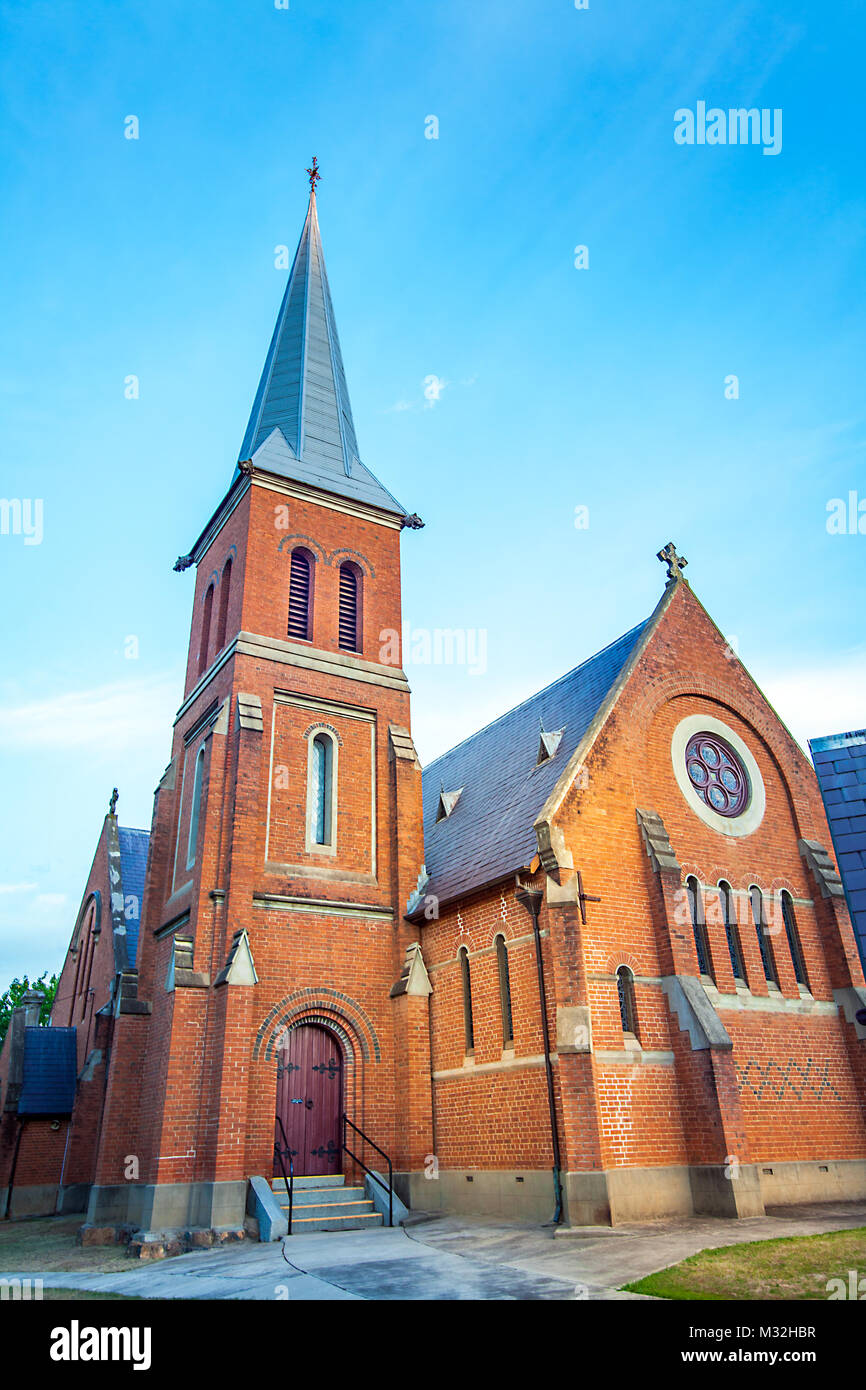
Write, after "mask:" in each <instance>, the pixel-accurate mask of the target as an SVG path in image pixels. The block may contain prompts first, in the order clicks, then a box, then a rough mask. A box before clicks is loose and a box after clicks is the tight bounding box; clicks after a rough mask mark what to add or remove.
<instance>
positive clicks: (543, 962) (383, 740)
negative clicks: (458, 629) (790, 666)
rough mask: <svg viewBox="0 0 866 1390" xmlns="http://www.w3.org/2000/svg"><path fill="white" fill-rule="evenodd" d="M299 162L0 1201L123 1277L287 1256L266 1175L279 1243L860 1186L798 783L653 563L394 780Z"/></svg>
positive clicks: (391, 587)
mask: <svg viewBox="0 0 866 1390" xmlns="http://www.w3.org/2000/svg"><path fill="white" fill-rule="evenodd" d="M310 173H311V194H310V202H309V207H308V210H307V216H306V220H305V222H304V226H303V231H302V233H301V238H300V243H299V245H298V249H297V253H296V256H295V260H294V264H293V266H292V269H291V273H290V275H289V280H288V284H287V287H286V291H285V294H284V297H283V300H282V303H281V305H280V309H279V313H278V316H277V322H276V327H275V329H274V333H273V337H272V339H271V343H270V347H269V348H268V352H267V356H266V359H265V364H264V369H263V371H262V375H261V381H260V383H259V387H258V391H257V393H256V396H255V400H254V403H253V407H252V413H251V415H250V419H249V423H248V425H247V429H246V434H245V435H244V438H243V444H242V446H241V449H240V455H239V459H238V464H237V467H236V469H235V471H234V475H233V477H232V479H231V482H230V484H229V486H228V489H227V491H226V493H225V496H224V498H223V500H222V501H221V503H220V505H219V506H218V507H217V509H216V511H215V512H214V513H213V515H212V516H210V517H209V518H207V519H206V520H205V523H204V525H203V527H202V530H201V533H200V535H199V536H198V538H197V539H196V540H195V541H194V543H193V544H192V545H191V547H190V549H189V552H188V554H186V555H184V556H182V557H181V558H180V559H179V560H178V562H177V564H176V566H175V568H176V569H177V570H178V571H180V572H181V573H184V572H186V571H187V570H192V571H193V573H194V577H195V592H194V595H193V600H192V620H191V625H190V638H189V655H188V661H187V670H186V681H185V686H184V689H183V692H182V698H181V699H180V704H179V708H178V711H177V716H176V718H175V721H174V728H173V731H172V735H171V751H170V759H169V762H168V765H167V767H166V769H165V771H164V773H163V774H162V776H161V778H160V780H159V785H158V787H157V789H156V793H155V799H154V807H153V818H152V823H151V827H150V830H149V831H145V830H141V829H129V828H125V827H122V826H120V825H119V823H118V819H117V814H116V799H115V798H112V804H111V807H110V809H109V813H108V815H107V816H106V818H105V822H104V825H103V827H102V831H101V834H100V837H99V841H98V845H97V849H96V854H95V858H94V862H93V866H92V869H91V872H90V877H89V879H88V881H87V884H86V888H85V892H84V895H83V898H82V904H81V909H80V912H79V915H78V918H77V920H76V923H75V926H74V930H73V933H72V938H71V941H70V945H69V951H68V954H67V957H66V960H65V963H64V965H63V970H62V975H61V978H60V985H59V989H58V994H57V999H56V1002H55V1005H54V1010H53V1016H52V1020H51V1027H50V1028H39V1027H37V1026H35V1025H36V1021H37V1018H38V1004H39V1001H38V999H35V998H31V999H27V1000H25V1001H24V1003H23V1004H22V1007H21V1008H20V1009H19V1010H17V1011H16V1014H15V1016H14V1017H13V1020H12V1024H11V1026H10V1029H9V1033H8V1035H7V1039H6V1043H5V1046H4V1048H3V1051H2V1054H0V1216H2V1215H3V1214H7V1215H11V1216H13V1217H14V1216H22V1215H26V1214H30V1213H36V1212H52V1211H55V1210H56V1211H65V1212H80V1213H81V1218H82V1238H83V1239H87V1240H94V1241H98V1240H108V1239H121V1238H125V1239H128V1238H129V1237H130V1236H131V1235H132V1236H133V1237H134V1242H135V1243H137V1248H138V1249H139V1251H140V1252H141V1253H144V1254H146V1253H147V1252H148V1249H149V1248H152V1249H153V1250H155V1251H156V1253H160V1252H161V1250H162V1249H163V1248H164V1247H165V1242H166V1240H169V1241H170V1240H171V1239H174V1238H177V1239H181V1240H184V1239H185V1240H187V1241H191V1242H192V1243H196V1242H197V1243H209V1242H210V1241H212V1240H216V1239H223V1238H226V1236H227V1235H228V1234H230V1233H232V1232H235V1233H242V1232H243V1230H244V1223H245V1221H246V1222H247V1230H255V1229H258V1232H259V1234H260V1235H261V1236H262V1237H263V1238H267V1237H268V1235H269V1234H270V1235H271V1236H273V1235H275V1234H281V1233H282V1231H283V1230H284V1226H281V1225H280V1221H281V1220H282V1219H283V1216H286V1217H287V1207H288V1196H287V1193H288V1189H289V1187H291V1190H292V1194H293V1196H292V1203H293V1206H292V1220H293V1230H294V1231H299V1230H319V1229H345V1228H347V1227H349V1228H352V1227H357V1226H359V1225H364V1224H377V1223H379V1222H381V1221H382V1220H384V1221H386V1222H387V1221H388V1220H389V1219H393V1220H395V1221H396V1220H398V1219H399V1218H400V1216H401V1215H402V1214H403V1213H404V1212H405V1209H406V1208H409V1209H412V1210H423V1211H426V1212H431V1211H433V1212H435V1211H453V1212H469V1213H482V1214H485V1213H486V1214H495V1215H499V1216H501V1217H506V1218H507V1217H513V1218H518V1219H526V1220H531V1221H534V1222H539V1223H541V1222H548V1221H551V1220H553V1221H555V1222H561V1223H563V1224H571V1225H589V1224H602V1225H609V1224H616V1223H618V1222H623V1221H631V1220H640V1219H645V1218H653V1217H660V1216H674V1215H684V1216H685V1215H692V1214H695V1213H698V1214H707V1215H720V1216H756V1215H761V1214H762V1213H763V1212H764V1210H765V1207H766V1206H767V1205H776V1204H784V1203H793V1202H804V1201H809V1202H814V1201H830V1200H844V1199H855V1198H863V1197H864V1196H866V986H864V977H863V970H862V966H861V962H860V958H859V955H858V950H857V946H856V944H855V939H854V933H853V931H852V925H851V921H850V918H849V913H848V908H847V906H846V900H845V895H844V891H843V888H842V884H841V881H840V878H839V874H838V872H837V869H836V863H835V861H834V859H833V856H832V852H831V841H830V835H829V831H828V825H827V820H826V816H825V811H824V805H823V803H822V798H821V794H820V791H819V787H818V784H817V781H816V777H815V773H814V771H813V768H812V766H811V764H810V762H809V761H808V759H807V758H806V756H805V755H804V753H803V752H802V751H801V749H800V748H799V746H798V745H797V743H796V742H795V740H794V739H793V737H792V736H791V734H790V733H789V732H788V730H787V729H786V728H785V726H784V724H783V723H782V722H781V720H780V718H779V716H778V715H777V714H776V712H775V711H774V710H773V709H772V708H771V706H770V705H769V704H768V702H767V700H766V699H765V698H764V696H763V695H762V694H761V692H760V690H759V689H758V688H757V686H756V685H755V683H754V681H753V680H752V679H751V677H750V676H749V674H748V672H747V671H746V670H745V668H744V667H743V665H742V664H741V662H740V661H739V660H738V658H737V656H736V655H735V654H734V653H733V652H732V651H731V649H730V647H729V646H728V644H727V643H726V641H725V638H724V637H723V636H722V635H721V633H720V632H719V630H718V628H717V627H716V626H715V624H714V622H713V620H712V618H711V617H710V616H709V614H708V613H707V612H706V611H705V609H704V608H703V607H702V605H701V603H700V601H699V599H698V598H697V596H696V594H695V592H694V591H693V589H692V588H691V586H690V584H689V582H688V581H687V580H686V578H685V576H684V572H683V571H684V568H685V565H686V561H685V559H684V558H683V557H682V556H680V555H679V554H678V552H677V550H676V548H675V547H674V546H673V544H668V545H666V546H665V547H664V548H663V549H662V550H661V551H660V553H659V559H661V560H662V562H663V564H664V565H665V567H666V577H665V582H664V585H663V591H662V593H661V597H660V599H659V602H658V604H657V606H656V608H655V610H654V612H653V613H652V614H650V616H649V617H645V618H644V619H643V621H639V622H636V625H635V626H634V627H632V628H631V630H630V631H629V632H627V633H625V634H624V635H623V636H621V637H618V638H617V639H616V640H615V641H612V642H611V643H610V645H609V646H607V647H605V648H604V650H603V651H600V652H598V653H597V654H596V655H594V656H592V657H590V658H589V659H588V660H584V661H582V662H581V664H579V665H576V666H574V668H573V669H572V670H570V671H568V673H567V674H565V675H563V676H562V677H561V678H560V679H559V680H557V681H555V682H554V683H553V684H552V685H549V686H548V687H547V688H546V689H544V690H541V691H539V692H538V693H537V694H536V695H533V696H532V697H531V698H530V699H528V700H526V701H524V703H523V704H521V705H519V706H518V707H517V708H515V709H512V710H510V711H509V712H508V713H506V714H504V715H502V717H501V718H499V719H496V720H494V721H493V722H492V723H491V724H489V725H487V726H486V727H485V728H483V729H481V730H480V731H479V732H478V733H476V734H474V735H473V736H472V737H470V738H467V739H465V740H464V741H463V742H462V743H460V744H458V745H457V747H455V748H453V749H451V751H450V752H448V753H446V754H444V755H443V756H442V757H440V758H438V759H437V760H436V761H435V762H433V763H432V764H431V765H430V766H429V767H427V768H426V769H425V770H423V772H422V768H421V764H420V762H419V759H418V756H417V754H416V751H415V747H414V744H413V740H412V732H411V717H410V691H409V684H408V681H407V679H406V675H405V674H404V672H403V670H402V667H401V661H400V654H399V650H397V647H396V645H395V643H394V642H393V638H392V637H389V643H388V645H387V649H385V648H383V647H382V643H381V636H382V634H383V633H386V632H387V633H388V634H389V635H391V634H394V633H397V634H399V633H400V632H401V630H402V621H401V594H400V544H401V534H402V532H403V531H404V530H408V531H409V532H411V531H413V530H414V529H417V528H418V527H420V526H421V525H422V523H421V521H420V520H419V518H418V516H417V515H416V514H415V513H414V512H410V511H409V510H408V508H406V507H404V506H403V505H402V504H401V503H400V502H398V501H397V500H396V498H395V497H394V496H393V495H392V494H391V493H390V492H389V491H388V490H387V489H386V488H385V487H384V486H383V484H382V483H381V482H379V480H378V479H377V478H376V477H375V476H374V475H373V473H372V472H371V471H370V469H369V468H368V467H367V466H365V464H364V463H363V462H362V461H361V458H360V454H359V446H358V441H357V439H356V435H355V428H354V424H353V420H352V410H351V406H350V403H349V395H348V390H347V385H346V376H345V372H344V368H343V361H342V356H341V351H340V344H339V339H338V335H337V326H336V321H335V317H334V308H333V304H332V301H331V294H330V290H329V287H328V278H327V275H326V271H325V262H324V256H323V253H322V243H321V238H320V233H319V223H318V217H317V208H316V188H315V185H316V180H317V178H318V172H317V169H316V165H315V162H314V164H313V168H312V170H311V171H310ZM408 543H409V544H410V545H411V536H410V537H409V540H408ZM647 558H648V562H651V563H654V561H652V557H651V556H649V557H647ZM695 558H696V557H693V560H694V559H695ZM467 563H471V562H470V561H467ZM470 577H471V576H470V575H469V574H468V573H467V579H468V578H470ZM635 617H636V618H637V617H639V614H635ZM581 655H582V654H581V653H580V652H578V651H576V652H575V655H574V659H575V660H577V659H578V658H579V657H580V656H581ZM251 1218H255V1219H256V1220H257V1221H258V1227H257V1228H255V1227H252V1226H251V1225H250V1219H251ZM305 1223H306V1224H305Z"/></svg>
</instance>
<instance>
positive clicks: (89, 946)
mask: <svg viewBox="0 0 866 1390" xmlns="http://www.w3.org/2000/svg"><path fill="white" fill-rule="evenodd" d="M97 935H98V931H97V925H96V900H95V899H91V902H90V906H89V907H88V909H87V913H86V916H85V918H84V922H83V923H82V926H81V930H80V932H79V934H78V964H77V967H76V970H75V986H74V989H73V999H72V1003H71V1004H70V1007H69V1021H70V1023H71V1022H72V1011H73V1009H74V1007H75V999H76V998H77V996H78V995H79V994H80V995H81V1017H82V1018H84V1015H85V1012H86V1010H87V994H88V990H89V988H90V977H91V974H92V971H93V953H94V950H95V948H96V937H97Z"/></svg>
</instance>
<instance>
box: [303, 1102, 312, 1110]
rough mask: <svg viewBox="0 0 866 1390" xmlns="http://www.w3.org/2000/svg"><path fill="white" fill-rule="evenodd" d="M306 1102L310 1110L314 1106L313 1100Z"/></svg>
mask: <svg viewBox="0 0 866 1390" xmlns="http://www.w3.org/2000/svg"><path fill="white" fill-rule="evenodd" d="M304 1104H305V1105H306V1107H307V1109H308V1110H312V1108H313V1102H312V1101H311V1100H307V1101H305V1102H304Z"/></svg>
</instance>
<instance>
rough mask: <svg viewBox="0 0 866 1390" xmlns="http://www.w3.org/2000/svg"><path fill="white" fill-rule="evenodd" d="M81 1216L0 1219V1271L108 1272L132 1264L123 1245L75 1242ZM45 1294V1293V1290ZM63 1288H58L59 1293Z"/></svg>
mask: <svg viewBox="0 0 866 1390" xmlns="http://www.w3.org/2000/svg"><path fill="white" fill-rule="evenodd" d="M83 1220H84V1217H83V1216H39V1217H35V1218H34V1219H32V1220H23V1221H0V1275H2V1274H4V1273H5V1272H6V1271H7V1270H8V1271H9V1273H10V1274H29V1273H31V1272H32V1273H34V1274H48V1273H50V1272H51V1271H54V1272H56V1273H60V1272H61V1271H62V1272H64V1273H67V1272H68V1273H75V1274H80V1273H86V1274H102V1273H106V1274H108V1273H111V1272H113V1271H117V1270H121V1269H126V1270H129V1269H133V1268H134V1267H135V1266H134V1265H133V1263H132V1261H131V1260H130V1259H129V1257H128V1256H127V1254H126V1247H125V1246H123V1245H77V1244H76V1241H75V1237H76V1235H77V1233H78V1230H79V1227H80V1226H81V1223H82V1222H83ZM45 1293H46V1296H47V1294H48V1291H47V1289H46V1290H45ZM62 1294H63V1291H62V1290H61V1291H59V1293H58V1295H57V1296H58V1297H60V1296H62Z"/></svg>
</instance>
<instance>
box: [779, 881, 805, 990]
mask: <svg viewBox="0 0 866 1390" xmlns="http://www.w3.org/2000/svg"><path fill="white" fill-rule="evenodd" d="M782 919H783V921H784V923H785V935H786V936H787V938H788V949H789V950H790V952H791V960H792V961H793V962H794V975H795V976H796V980H797V984H798V985H804V986H805V987H806V989H808V990H811V986H810V984H809V976H808V974H807V972H806V961H805V958H804V956H803V943H802V942H801V940H800V932H799V930H798V928H797V918H796V917H795V915H794V899H793V898H792V897H791V894H790V893H789V892H787V890H784V889H783V891H782Z"/></svg>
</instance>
